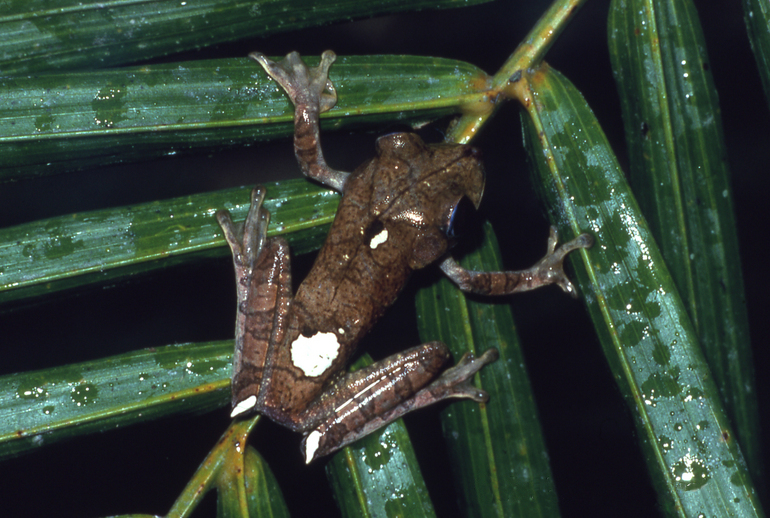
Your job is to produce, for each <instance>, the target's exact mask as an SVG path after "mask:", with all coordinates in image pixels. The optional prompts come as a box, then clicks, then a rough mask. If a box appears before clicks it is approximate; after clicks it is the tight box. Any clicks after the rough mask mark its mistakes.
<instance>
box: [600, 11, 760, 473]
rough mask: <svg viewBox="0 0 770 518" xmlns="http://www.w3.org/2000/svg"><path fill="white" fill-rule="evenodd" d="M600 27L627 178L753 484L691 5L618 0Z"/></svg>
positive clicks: (708, 78)
mask: <svg viewBox="0 0 770 518" xmlns="http://www.w3.org/2000/svg"><path fill="white" fill-rule="evenodd" d="M608 31H609V35H610V38H609V41H610V47H611V53H610V55H611V57H612V63H613V69H614V71H615V78H616V81H617V85H618V90H619V92H620V97H621V107H622V110H623V119H624V122H625V129H626V140H627V143H628V149H629V155H630V172H629V176H630V180H631V185H632V187H633V189H634V193H635V195H636V197H637V199H638V200H639V205H640V207H641V209H642V212H643V213H644V214H645V216H646V217H647V220H648V221H649V224H650V229H651V230H652V234H653V236H654V237H655V239H656V241H657V242H658V243H659V245H660V248H661V253H662V254H663V258H664V259H665V261H666V265H667V266H668V267H669V269H670V271H671V275H672V276H673V278H674V282H675V283H676V286H677V288H678V291H679V294H680V296H681V297H682V301H683V302H684V304H685V306H686V308H687V311H688V313H689V315H690V319H691V320H692V322H693V324H694V326H695V331H696V332H697V334H698V338H699V341H700V344H701V347H703V352H704V354H705V356H706V360H707V361H708V364H709V367H710V368H711V372H712V373H713V374H714V377H715V381H716V384H717V387H718V388H719V390H720V393H721V395H722V399H723V401H724V405H725V409H726V410H727V414H728V417H729V418H730V421H731V422H732V424H733V429H734V430H735V431H736V433H737V434H738V441H739V443H740V445H741V449H742V450H743V453H744V455H745V458H746V459H747V461H748V464H749V467H750V470H751V473H752V477H753V478H754V480H755V481H757V482H759V481H760V480H761V478H762V476H761V473H762V466H761V464H762V462H761V461H762V457H761V455H760V440H761V435H760V430H759V410H758V406H757V399H756V382H755V380H754V361H753V359H752V352H751V341H750V339H749V329H748V315H747V310H746V303H745V298H746V297H745V294H744V290H743V275H742V274H741V266H740V255H739V253H738V232H737V226H736V223H735V218H734V216H733V203H732V189H731V186H730V172H729V169H728V164H727V161H726V159H725V157H726V156H727V150H726V146H725V142H724V136H723V134H722V120H721V117H720V112H719V102H718V97H717V92H716V88H715V87H714V81H713V77H712V75H711V72H710V67H709V59H708V56H707V55H706V50H705V48H706V47H705V41H704V38H703V34H702V32H701V28H700V23H699V21H698V17H697V14H696V12H695V7H694V6H693V5H692V3H691V2H690V1H689V0H666V1H648V0H636V1H624V2H622V3H621V2H619V1H618V0H616V1H614V2H613V3H612V7H611V9H610V18H609V27H608ZM650 78H654V80H650Z"/></svg>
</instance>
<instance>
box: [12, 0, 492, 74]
mask: <svg viewBox="0 0 770 518" xmlns="http://www.w3.org/2000/svg"><path fill="white" fill-rule="evenodd" d="M484 1H487V0H474V1H472V2H465V1H464V2H460V1H458V0H430V1H426V0H420V1H418V2H409V1H404V0H388V1H385V2H376V3H375V2H356V1H353V2H351V1H347V0H345V1H339V0H338V1H333V0H332V1H328V2H324V3H323V4H318V2H315V1H312V0H278V1H275V0H258V1H254V2H239V1H234V0H189V1H181V2H180V1H178V0H120V1H115V0H113V1H108V2H99V1H96V0H86V1H82V2H81V1H76V0H53V1H51V0H45V1H43V0H37V1H29V0H10V1H7V2H4V3H3V5H2V8H0V56H3V60H2V61H0V75H10V74H19V73H29V72H49V71H51V70H58V69H77V68H100V67H107V66H112V65H120V64H123V63H129V62H131V61H140V60H146V59H149V58H153V57H157V56H163V55H166V54H173V53H175V52H182V51H185V50H191V49H199V48H202V47H205V46H209V45H213V44H216V43H221V42H225V41H234V40H237V39H241V38H246V37H254V36H267V35H268V34H273V33H276V32H286V31H292V30H296V29H300V28H303V27H312V26H318V25H324V24H328V23H331V22H334V21H340V20H350V19H353V18H360V17H365V16H374V15H380V14H386V13H394V12H400V11H413V10H420V9H426V8H431V9H441V8H449V7H462V6H466V5H469V4H473V3H482V2H484Z"/></svg>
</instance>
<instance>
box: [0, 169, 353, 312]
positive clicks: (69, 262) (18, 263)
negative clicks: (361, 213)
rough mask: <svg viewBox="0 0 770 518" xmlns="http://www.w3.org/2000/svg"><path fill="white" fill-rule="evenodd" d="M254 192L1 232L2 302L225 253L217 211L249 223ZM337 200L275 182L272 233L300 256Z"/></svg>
mask: <svg viewBox="0 0 770 518" xmlns="http://www.w3.org/2000/svg"><path fill="white" fill-rule="evenodd" d="M250 191H251V187H239V188H235V189H226V190H223V191H218V192H213V193H203V194H195V195H192V196H183V197H180V198H172V199H170V200H163V201H156V202H151V203H144V204H140V205H133V206H129V207H115V208H110V209H102V210H97V211H92V212H84V213H77V214H71V215H67V216H59V217H55V218H50V219H47V220H41V221H35V222H32V223H25V224H22V225H18V226H15V227H9V228H4V229H0V302H9V301H18V300H21V299H25V298H29V297H33V296H39V295H44V294H46V293H53V292H57V291H60V290H63V289H68V288H73V287H76V286H83V285H87V284H90V283H103V282H106V281H115V280H118V279H121V278H125V277H127V276H130V275H136V274H138V273H141V272H147V271H150V270H153V269H157V268H163V267H166V266H170V265H173V264H179V263H182V262H187V261H191V260H195V259H196V258H200V257H202V256H206V255H212V254H215V255H228V254H229V252H228V251H227V245H226V243H225V240H224V237H223V236H222V232H221V229H220V228H219V225H218V224H217V221H216V218H215V216H214V214H215V213H216V211H217V210H220V209H228V210H230V212H231V214H232V216H233V218H234V220H235V221H242V220H244V219H245V218H246V212H247V211H248V208H249V203H250V199H251V198H250ZM338 203H339V195H338V194H336V193H335V192H333V191H329V190H327V189H322V188H320V187H318V186H316V185H314V184H312V183H311V182H308V181H307V180H304V179H299V180H287V181H285V182H281V183H274V184H271V185H270V188H269V189H268V190H267V200H266V201H265V207H267V208H268V210H270V214H271V220H270V227H269V230H268V234H269V235H278V234H287V236H286V237H287V239H288V240H289V242H290V244H291V245H292V248H293V250H294V251H295V252H296V253H303V252H307V251H310V250H314V249H316V248H318V246H320V244H321V243H322V242H323V239H324V238H325V235H326V231H327V230H328V227H329V225H331V222H332V220H333V219H334V213H335V211H336V210H337V204H338Z"/></svg>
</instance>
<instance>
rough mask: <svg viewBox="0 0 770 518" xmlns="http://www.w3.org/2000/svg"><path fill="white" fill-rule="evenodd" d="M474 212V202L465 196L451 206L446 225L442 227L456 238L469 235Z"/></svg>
mask: <svg viewBox="0 0 770 518" xmlns="http://www.w3.org/2000/svg"><path fill="white" fill-rule="evenodd" d="M474 212H475V209H474V207H473V202H472V201H471V200H469V199H468V198H467V197H465V196H463V197H462V198H460V201H458V202H457V203H456V204H454V205H453V206H452V207H450V210H449V214H448V215H447V218H446V222H447V224H446V227H444V228H443V229H442V230H443V231H444V233H445V234H446V235H447V237H449V238H450V239H456V238H458V237H462V236H466V235H468V234H469V233H468V223H469V222H470V221H471V220H472V219H473V217H472V214H473V213H474Z"/></svg>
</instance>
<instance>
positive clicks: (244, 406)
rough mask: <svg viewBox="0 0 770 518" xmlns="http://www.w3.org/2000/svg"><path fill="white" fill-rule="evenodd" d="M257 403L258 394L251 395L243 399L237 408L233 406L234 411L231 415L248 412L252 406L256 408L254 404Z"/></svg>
mask: <svg viewBox="0 0 770 518" xmlns="http://www.w3.org/2000/svg"><path fill="white" fill-rule="evenodd" d="M256 404H257V396H249V397H247V398H246V399H244V400H243V401H241V402H239V403H238V404H237V405H235V408H233V411H232V412H230V417H235V416H239V415H241V414H242V413H244V412H248V411H249V410H251V409H252V408H254V405H256Z"/></svg>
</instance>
